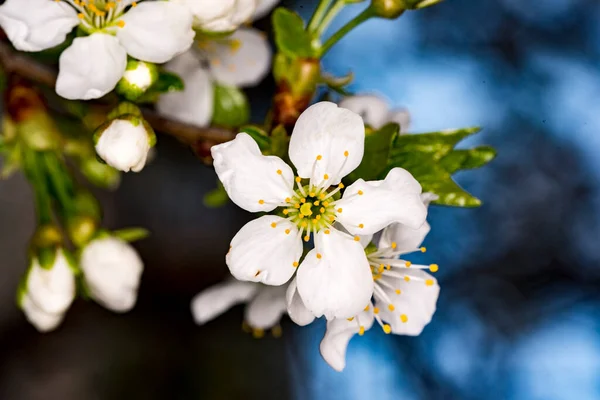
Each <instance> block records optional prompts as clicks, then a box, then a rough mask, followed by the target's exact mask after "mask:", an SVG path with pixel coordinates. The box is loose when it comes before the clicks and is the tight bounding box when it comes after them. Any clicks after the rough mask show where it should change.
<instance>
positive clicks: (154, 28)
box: [117, 1, 195, 63]
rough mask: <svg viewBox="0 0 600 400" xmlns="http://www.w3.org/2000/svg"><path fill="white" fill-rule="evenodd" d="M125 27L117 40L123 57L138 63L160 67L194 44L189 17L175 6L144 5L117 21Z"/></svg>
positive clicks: (147, 3) (185, 11) (164, 3)
mask: <svg viewBox="0 0 600 400" xmlns="http://www.w3.org/2000/svg"><path fill="white" fill-rule="evenodd" d="M121 20H122V21H123V22H125V26H124V27H123V28H120V29H118V30H117V38H119V41H120V42H121V44H122V45H123V47H125V50H127V53H128V54H129V55H130V56H132V57H135V58H137V59H139V60H143V61H148V62H153V63H164V62H167V61H169V60H170V59H172V58H173V57H175V56H176V55H178V54H181V53H183V52H184V51H186V50H187V49H189V48H190V46H191V45H192V43H193V41H194V35H195V34H194V31H193V30H192V20H193V17H192V15H191V14H190V12H189V10H188V9H187V7H185V6H184V5H181V4H178V3H175V2H166V1H155V2H144V3H141V4H139V5H138V6H137V7H133V8H131V9H130V10H129V11H128V12H126V13H125V15H124V16H123V17H122V18H121Z"/></svg>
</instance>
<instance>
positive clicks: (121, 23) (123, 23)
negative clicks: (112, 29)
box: [117, 20, 125, 28]
mask: <svg viewBox="0 0 600 400" xmlns="http://www.w3.org/2000/svg"><path fill="white" fill-rule="evenodd" d="M117 25H118V26H119V28H124V27H125V21H123V20H120V21H119V22H117Z"/></svg>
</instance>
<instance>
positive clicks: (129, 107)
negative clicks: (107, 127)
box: [107, 101, 142, 122]
mask: <svg viewBox="0 0 600 400" xmlns="http://www.w3.org/2000/svg"><path fill="white" fill-rule="evenodd" d="M128 115H131V116H135V117H140V118H141V117H142V110H140V108H139V107H138V106H136V105H135V104H133V103H130V102H128V101H123V102H121V103H119V105H118V106H116V107H115V108H114V109H113V110H112V111H111V112H109V113H108V115H107V119H108V121H107V122H112V120H114V119H120V118H122V117H124V116H128Z"/></svg>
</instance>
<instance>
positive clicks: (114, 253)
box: [80, 236, 144, 312]
mask: <svg viewBox="0 0 600 400" xmlns="http://www.w3.org/2000/svg"><path fill="white" fill-rule="evenodd" d="M80 264H81V269H82V270H83V274H84V279H85V283H86V284H87V286H88V289H89V290H90V295H91V297H92V298H93V299H94V300H96V301H97V302H98V303H100V304H102V305H103V306H104V307H106V308H108V309H110V310H112V311H115V312H126V311H129V310H131V309H132V308H133V306H134V305H135V302H136V299H137V291H138V287H139V284H140V277H141V274H142V270H143V269H144V264H143V263H142V260H141V259H140V256H139V255H138V254H137V252H136V251H135V249H134V248H133V247H131V245H129V244H128V243H127V242H124V241H123V240H121V239H118V238H116V237H112V236H111V237H105V238H100V239H96V240H93V241H92V242H90V244H88V245H87V246H86V247H85V248H84V249H83V252H82V253H81V260H80Z"/></svg>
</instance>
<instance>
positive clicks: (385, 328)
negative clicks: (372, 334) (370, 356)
mask: <svg viewBox="0 0 600 400" xmlns="http://www.w3.org/2000/svg"><path fill="white" fill-rule="evenodd" d="M383 331H384V332H385V334H386V335H389V334H390V333H392V327H391V326H389V325H388V324H385V325H383Z"/></svg>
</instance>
